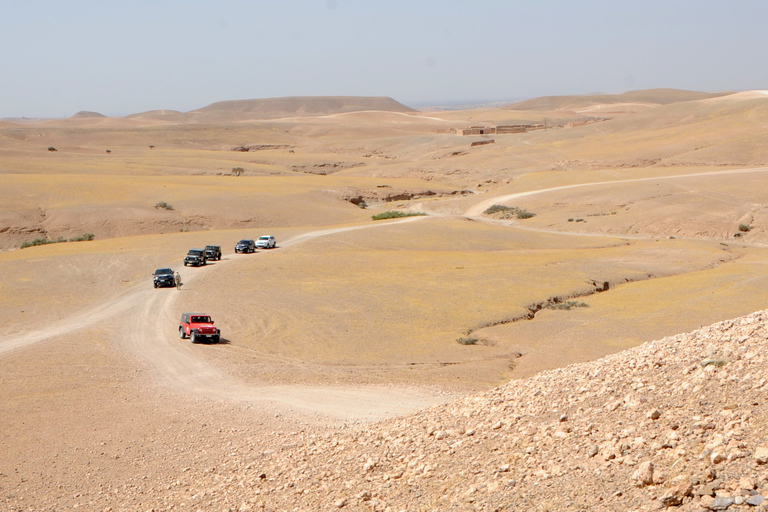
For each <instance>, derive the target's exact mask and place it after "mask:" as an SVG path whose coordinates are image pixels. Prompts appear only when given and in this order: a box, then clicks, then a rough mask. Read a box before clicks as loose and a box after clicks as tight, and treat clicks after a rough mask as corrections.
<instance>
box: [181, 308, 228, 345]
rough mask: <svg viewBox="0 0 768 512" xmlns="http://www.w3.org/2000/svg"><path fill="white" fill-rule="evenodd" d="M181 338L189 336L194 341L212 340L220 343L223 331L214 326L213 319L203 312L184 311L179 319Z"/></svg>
mask: <svg viewBox="0 0 768 512" xmlns="http://www.w3.org/2000/svg"><path fill="white" fill-rule="evenodd" d="M179 338H181V339H184V338H189V340H190V341H191V342H192V343H199V342H201V341H210V342H213V343H218V342H219V340H220V339H221V331H220V330H219V329H217V328H216V327H214V326H213V320H211V317H210V316H208V315H204V314H202V313H182V314H181V320H180V321H179Z"/></svg>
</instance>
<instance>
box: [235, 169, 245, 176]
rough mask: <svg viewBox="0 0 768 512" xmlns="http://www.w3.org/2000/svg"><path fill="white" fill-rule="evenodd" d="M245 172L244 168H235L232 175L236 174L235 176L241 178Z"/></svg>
mask: <svg viewBox="0 0 768 512" xmlns="http://www.w3.org/2000/svg"><path fill="white" fill-rule="evenodd" d="M244 172H245V169H243V168H242V167H233V168H232V174H234V175H235V176H240V175H241V174H243V173H244Z"/></svg>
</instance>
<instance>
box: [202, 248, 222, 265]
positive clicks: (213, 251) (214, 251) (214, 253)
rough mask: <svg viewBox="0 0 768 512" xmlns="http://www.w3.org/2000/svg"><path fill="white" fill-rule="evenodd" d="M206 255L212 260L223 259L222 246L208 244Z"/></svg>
mask: <svg viewBox="0 0 768 512" xmlns="http://www.w3.org/2000/svg"><path fill="white" fill-rule="evenodd" d="M205 257H206V258H208V259H209V260H211V261H219V260H221V246H220V245H206V246H205Z"/></svg>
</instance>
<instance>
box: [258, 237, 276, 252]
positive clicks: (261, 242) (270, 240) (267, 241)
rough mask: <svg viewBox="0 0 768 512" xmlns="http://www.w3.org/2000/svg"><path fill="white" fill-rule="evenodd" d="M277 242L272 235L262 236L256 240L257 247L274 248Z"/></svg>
mask: <svg viewBox="0 0 768 512" xmlns="http://www.w3.org/2000/svg"><path fill="white" fill-rule="evenodd" d="M276 244H277V242H276V241H275V237H273V236H272V235H264V236H260V237H259V239H258V240H256V248H257V249H274V247H275V245H276Z"/></svg>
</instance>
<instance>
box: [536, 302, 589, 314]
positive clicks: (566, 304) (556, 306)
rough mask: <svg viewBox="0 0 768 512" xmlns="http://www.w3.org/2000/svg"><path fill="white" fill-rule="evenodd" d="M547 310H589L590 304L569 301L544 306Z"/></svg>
mask: <svg viewBox="0 0 768 512" xmlns="http://www.w3.org/2000/svg"><path fill="white" fill-rule="evenodd" d="M544 307H545V308H546V309H559V310H566V311H570V310H571V309H572V308H588V307H589V304H587V303H586V302H578V301H575V300H567V301H565V302H557V303H552V304H547V305H546V306H544Z"/></svg>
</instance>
